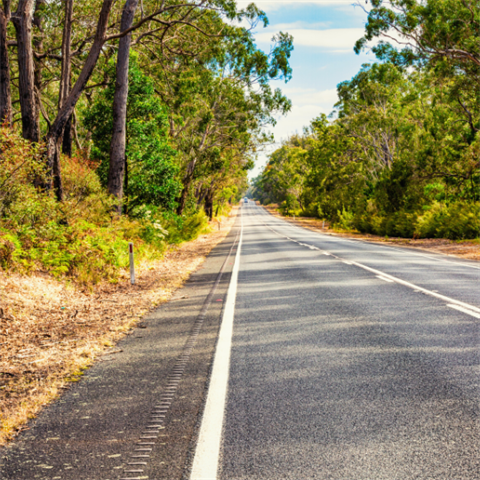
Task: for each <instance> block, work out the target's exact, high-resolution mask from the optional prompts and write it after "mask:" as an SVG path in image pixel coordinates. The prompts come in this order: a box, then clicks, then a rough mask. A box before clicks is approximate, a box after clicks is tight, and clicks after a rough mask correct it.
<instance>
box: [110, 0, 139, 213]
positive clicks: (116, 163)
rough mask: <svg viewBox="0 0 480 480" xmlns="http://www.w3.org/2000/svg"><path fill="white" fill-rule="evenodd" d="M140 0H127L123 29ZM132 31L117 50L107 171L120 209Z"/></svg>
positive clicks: (121, 28) (128, 23) (121, 41)
mask: <svg viewBox="0 0 480 480" xmlns="http://www.w3.org/2000/svg"><path fill="white" fill-rule="evenodd" d="M137 5H138V0H126V2H125V6H124V8H123V13H122V21H121V23H120V31H121V32H123V31H126V30H128V29H130V28H131V26H132V24H133V19H134V16H135V10H136V9H137ZM131 42H132V35H131V33H129V34H128V35H125V36H124V37H122V38H120V42H119V45H118V54H117V69H116V83H115V96H114V100H113V134H112V143H111V147H110V169H109V173H108V191H109V193H111V194H112V195H115V197H117V198H118V200H119V202H118V203H117V211H118V213H121V211H122V203H121V200H122V197H123V183H124V175H125V162H126V158H125V141H126V123H127V98H128V65H129V58H130V44H131Z"/></svg>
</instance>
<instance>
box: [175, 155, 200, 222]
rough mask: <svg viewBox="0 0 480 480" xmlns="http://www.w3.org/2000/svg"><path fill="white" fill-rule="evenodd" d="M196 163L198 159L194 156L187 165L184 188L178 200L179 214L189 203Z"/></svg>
mask: <svg viewBox="0 0 480 480" xmlns="http://www.w3.org/2000/svg"><path fill="white" fill-rule="evenodd" d="M196 163H197V159H196V158H194V159H193V160H190V163H189V164H188V165H187V171H186V172H185V175H184V177H183V190H182V193H181V195H180V198H179V200H178V207H177V214H178V215H182V213H183V211H184V210H185V206H186V205H187V198H188V192H189V190H190V185H191V184H192V181H193V172H194V171H195V164H196Z"/></svg>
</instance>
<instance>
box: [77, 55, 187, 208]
mask: <svg viewBox="0 0 480 480" xmlns="http://www.w3.org/2000/svg"><path fill="white" fill-rule="evenodd" d="M109 77H110V78H114V64H113V63H111V64H110V65H109ZM114 94H115V83H114V82H113V80H112V82H111V83H110V84H109V85H108V87H107V88H106V89H105V90H103V91H102V92H101V93H100V94H98V95H97V96H96V98H95V102H94V104H93V105H92V107H91V108H90V109H89V111H88V112H87V113H86V116H85V125H86V127H87V128H89V129H91V130H92V139H93V142H94V146H93V149H92V157H93V158H95V159H97V160H99V161H100V166H99V175H100V177H101V180H102V183H103V185H106V182H107V175H108V165H109V156H110V155H109V154H110V143H111V138H112V128H113V127H112V125H113V119H112V116H111V115H110V114H109V112H111V111H112V106H113V97H114ZM176 156H177V152H176V151H175V150H174V149H173V148H172V147H171V146H170V142H169V139H168V117H167V114H166V111H165V109H164V108H163V106H162V105H161V103H160V101H159V99H158V97H157V96H156V95H155V89H154V83H153V81H152V79H151V78H149V77H148V76H146V75H145V74H143V73H142V71H141V70H140V67H139V65H138V61H137V57H136V55H135V54H132V55H131V59H130V69H129V90H128V103H127V146H126V162H127V163H126V165H127V166H126V168H127V172H126V185H125V194H126V197H127V201H126V203H127V205H128V207H129V208H130V209H132V208H135V207H136V206H139V205H142V204H148V205H156V206H162V207H163V208H164V209H166V210H168V211H173V210H174V209H175V206H176V203H175V199H176V198H177V196H178V194H179V192H180V189H181V184H180V182H179V181H178V179H177V178H176V176H177V174H178V171H179V167H178V164H177V162H176V161H175V160H176Z"/></svg>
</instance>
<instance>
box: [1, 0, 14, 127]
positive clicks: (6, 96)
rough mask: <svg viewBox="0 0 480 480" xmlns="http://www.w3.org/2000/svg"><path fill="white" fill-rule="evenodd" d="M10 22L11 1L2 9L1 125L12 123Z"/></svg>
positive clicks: (5, 1)
mask: <svg viewBox="0 0 480 480" xmlns="http://www.w3.org/2000/svg"><path fill="white" fill-rule="evenodd" d="M9 20H10V0H3V8H1V7H0V125H2V124H3V123H7V124H8V125H10V124H11V123H12V94H11V91H10V59H9V55H8V39H7V25H8V22H9Z"/></svg>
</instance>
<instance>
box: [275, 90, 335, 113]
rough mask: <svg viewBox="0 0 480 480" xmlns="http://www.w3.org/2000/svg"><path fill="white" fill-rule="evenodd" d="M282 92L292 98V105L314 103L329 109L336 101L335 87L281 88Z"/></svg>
mask: <svg viewBox="0 0 480 480" xmlns="http://www.w3.org/2000/svg"><path fill="white" fill-rule="evenodd" d="M282 93H283V94H284V95H285V96H286V97H288V98H289V99H290V100H292V103H293V105H294V106H306V105H315V106H316V108H318V107H321V108H322V109H326V110H328V112H330V110H332V109H333V105H334V104H335V103H336V102H337V101H338V96H337V89H336V88H332V89H329V90H320V91H319V90H315V89H314V88H288V87H285V88H282Z"/></svg>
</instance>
